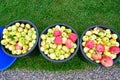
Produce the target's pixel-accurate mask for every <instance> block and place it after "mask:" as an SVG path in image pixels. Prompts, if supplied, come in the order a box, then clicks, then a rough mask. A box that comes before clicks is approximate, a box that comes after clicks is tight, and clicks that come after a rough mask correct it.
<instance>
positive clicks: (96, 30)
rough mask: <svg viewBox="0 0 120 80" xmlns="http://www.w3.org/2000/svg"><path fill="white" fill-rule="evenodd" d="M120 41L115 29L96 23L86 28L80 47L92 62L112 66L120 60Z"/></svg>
mask: <svg viewBox="0 0 120 80" xmlns="http://www.w3.org/2000/svg"><path fill="white" fill-rule="evenodd" d="M119 41H120V39H119V36H118V34H117V33H116V32H115V31H114V30H113V29H110V28H109V27H106V26H103V25H95V26H91V27H89V28H88V29H86V30H85V31H84V33H83V34H82V36H81V40H80V49H81V51H82V54H83V55H84V57H85V58H86V59H87V60H88V61H90V62H91V63H93V64H96V65H99V66H104V67H110V66H112V65H113V64H114V63H116V62H117V61H118V60H119V57H120V48H119V47H120V42H119Z"/></svg>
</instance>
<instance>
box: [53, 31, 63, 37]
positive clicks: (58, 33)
mask: <svg viewBox="0 0 120 80" xmlns="http://www.w3.org/2000/svg"><path fill="white" fill-rule="evenodd" d="M53 34H54V36H55V37H57V36H61V34H62V33H61V31H60V30H55V31H54V32H53Z"/></svg>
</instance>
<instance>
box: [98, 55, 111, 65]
mask: <svg viewBox="0 0 120 80" xmlns="http://www.w3.org/2000/svg"><path fill="white" fill-rule="evenodd" d="M100 62H101V64H102V65H103V66H105V67H110V66H112V65H113V59H112V58H111V57H109V56H103V57H102V59H101V60H100Z"/></svg>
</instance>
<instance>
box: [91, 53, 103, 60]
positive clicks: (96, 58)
mask: <svg viewBox="0 0 120 80" xmlns="http://www.w3.org/2000/svg"><path fill="white" fill-rule="evenodd" d="M92 58H93V60H100V59H101V58H102V55H101V53H98V52H94V53H92Z"/></svg>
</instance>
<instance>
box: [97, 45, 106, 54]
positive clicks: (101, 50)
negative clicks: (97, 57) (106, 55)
mask: <svg viewBox="0 0 120 80" xmlns="http://www.w3.org/2000/svg"><path fill="white" fill-rule="evenodd" d="M96 51H97V52H104V51H105V47H104V45H103V44H97V45H96Z"/></svg>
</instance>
